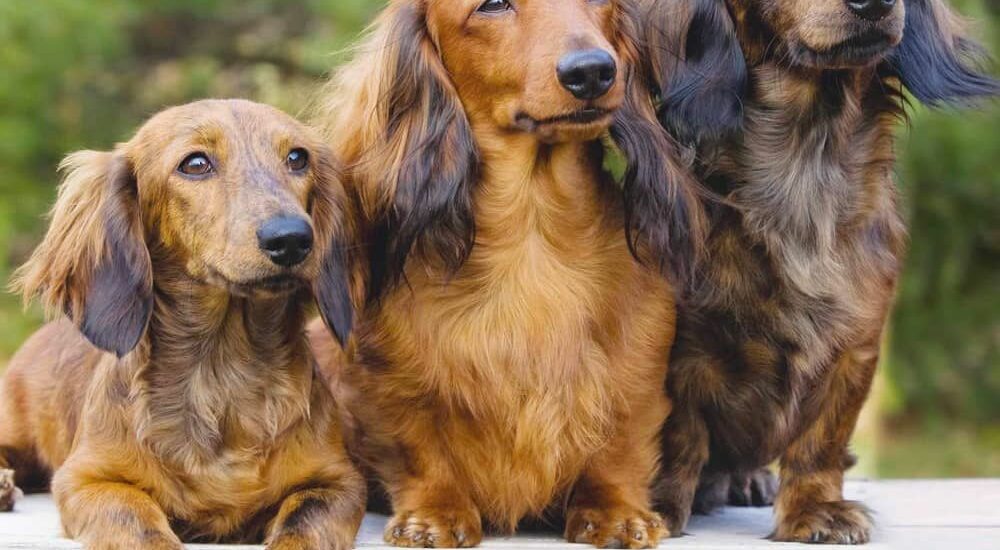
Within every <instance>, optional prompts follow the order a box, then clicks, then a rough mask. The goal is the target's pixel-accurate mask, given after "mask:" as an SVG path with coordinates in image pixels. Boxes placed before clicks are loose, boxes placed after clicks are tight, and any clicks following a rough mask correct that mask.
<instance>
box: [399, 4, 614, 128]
mask: <svg viewBox="0 0 1000 550" xmlns="http://www.w3.org/2000/svg"><path fill="white" fill-rule="evenodd" d="M423 9H424V14H423V19H424V21H423V22H422V24H423V25H424V26H425V28H426V32H427V34H428V36H430V37H432V41H433V42H434V44H435V45H436V47H437V49H438V50H439V53H440V56H441V65H442V67H443V68H444V69H445V70H446V71H447V73H448V76H449V78H450V80H451V82H452V83H453V85H454V87H455V90H456V92H457V94H458V96H459V97H460V98H461V100H462V104H463V105H464V106H465V109H466V112H467V114H468V116H469V118H470V119H472V121H473V124H486V125H490V126H494V127H496V128H500V129H503V130H508V131H520V132H527V133H531V134H533V135H535V136H537V137H538V138H539V139H540V140H542V141H546V142H561V141H579V140H589V139H594V138H596V137H598V136H599V135H600V134H601V133H602V132H604V131H605V130H607V128H608V126H609V125H610V124H611V121H612V117H613V115H614V113H615V112H616V111H617V110H618V109H619V108H620V107H621V106H622V103H623V101H624V97H625V85H626V83H625V81H626V80H627V78H628V77H627V71H628V68H627V67H626V66H624V63H625V62H626V61H625V60H623V56H626V55H628V53H627V52H626V51H624V50H625V46H624V45H623V43H622V42H623V37H622V29H621V27H622V26H623V22H622V17H623V15H622V13H621V10H622V8H621V6H620V5H619V3H618V2H616V1H613V0H602V1H593V0H589V1H587V0H454V1H451V0H449V1H440V0H439V1H428V2H426V4H425V5H424V8H423ZM413 15H416V14H413Z"/></svg>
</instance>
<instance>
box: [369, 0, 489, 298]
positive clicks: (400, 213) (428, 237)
mask: <svg viewBox="0 0 1000 550" xmlns="http://www.w3.org/2000/svg"><path fill="white" fill-rule="evenodd" d="M383 24H384V25H385V27H384V28H383V29H381V30H380V32H382V33H384V34H385V36H384V39H385V40H386V47H385V48H384V51H383V52H382V55H383V56H384V59H382V60H381V61H380V62H381V63H382V64H383V68H382V70H381V72H382V75H381V77H382V78H384V80H383V81H382V82H381V87H382V89H381V90H380V92H379V96H378V97H379V98H381V99H380V102H379V104H378V107H377V108H378V110H379V112H380V113H381V116H378V117H377V119H378V120H380V121H381V122H382V123H383V125H384V126H383V127H382V128H379V129H377V132H378V134H379V135H381V136H382V139H383V140H384V141H383V143H382V144H381V146H380V147H376V148H373V149H371V150H370V151H369V153H368V154H367V155H365V157H364V159H363V160H362V163H361V164H362V165H364V166H365V167H367V168H368V169H371V170H372V172H373V173H371V174H369V175H368V177H369V178H377V179H380V180H381V181H380V182H379V183H380V184H387V185H389V186H390V189H391V194H390V196H389V199H388V204H386V205H385V206H384V207H382V208H380V209H379V210H378V213H377V214H376V219H375V220H373V221H374V223H373V224H372V231H371V233H370V237H369V239H370V241H371V247H372V249H371V252H370V255H371V274H370V276H371V280H370V286H369V289H370V294H371V295H372V296H378V295H379V294H380V292H381V291H382V290H383V289H384V288H385V287H388V286H391V285H393V284H394V283H396V282H397V281H398V280H399V279H400V278H401V277H402V276H403V270H404V267H405V265H406V260H407V258H408V257H409V256H410V254H411V252H415V253H418V254H421V255H423V256H424V257H426V258H429V259H432V260H435V261H440V262H441V264H442V265H443V266H444V267H446V268H447V269H449V270H455V269H457V268H458V267H459V266H461V264H462V263H463V262H464V261H465V259H466V258H467V257H468V255H469V253H470V251H471V249H472V246H473V242H474V240H475V222H474V217H473V212H472V186H473V185H474V183H475V182H476V179H477V174H476V173H477V170H478V166H479V161H478V154H477V151H476V146H475V142H474V140H473V137H472V130H471V128H470V126H469V123H468V121H467V119H466V117H465V111H464V110H463V108H462V104H461V102H460V101H459V99H458V97H457V95H456V92H455V90H454V89H453V87H452V85H451V82H450V80H449V78H448V76H447V73H446V71H445V69H444V67H443V65H442V63H441V61H440V59H439V57H438V54H437V50H436V48H435V46H434V44H433V43H432V41H431V39H430V36H429V34H428V31H427V28H426V25H425V21H424V14H423V13H422V12H421V10H420V9H419V8H417V7H416V6H414V5H412V4H410V3H406V4H402V5H399V6H398V7H397V8H396V11H395V13H392V14H391V15H390V19H389V20H388V21H387V22H385V23H383ZM393 183H394V185H393Z"/></svg>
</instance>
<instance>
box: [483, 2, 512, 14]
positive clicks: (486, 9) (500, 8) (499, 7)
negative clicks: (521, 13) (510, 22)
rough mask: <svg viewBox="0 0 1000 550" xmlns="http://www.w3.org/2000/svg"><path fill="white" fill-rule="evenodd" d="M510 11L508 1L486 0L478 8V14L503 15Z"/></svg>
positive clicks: (510, 7)
mask: <svg viewBox="0 0 1000 550" xmlns="http://www.w3.org/2000/svg"><path fill="white" fill-rule="evenodd" d="M510 9H512V6H511V5H510V2H509V1H508V0H486V1H485V2H483V3H482V4H481V5H480V6H479V9H477V10H476V11H478V12H479V13H490V14H492V13H503V12H505V11H508V10H510Z"/></svg>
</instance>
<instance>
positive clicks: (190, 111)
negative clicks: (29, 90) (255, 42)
mask: <svg viewBox="0 0 1000 550" xmlns="http://www.w3.org/2000/svg"><path fill="white" fill-rule="evenodd" d="M296 147H300V148H305V149H306V150H307V151H309V152H310V153H311V157H312V160H311V164H310V167H309V168H308V169H307V171H303V172H294V171H292V170H291V169H290V168H289V166H288V165H286V163H285V155H287V154H288V152H289V150H291V149H292V148H296ZM195 151H200V152H203V153H205V154H207V155H208V156H209V157H210V158H211V159H212V162H213V164H214V165H215V170H214V171H213V172H212V173H211V174H210V175H209V176H207V177H204V178H189V177H186V176H183V175H181V174H180V173H178V172H177V167H178V165H179V164H180V163H181V160H182V159H185V158H186V157H187V156H188V155H190V154H191V153H193V152H195ZM327 151H328V149H327V148H326V147H325V146H324V145H323V144H322V143H321V142H319V141H318V140H317V139H316V138H315V137H313V136H312V134H311V133H310V132H309V131H308V130H307V129H306V128H304V127H303V126H302V125H300V124H298V123H297V122H295V121H294V120H292V119H291V118H290V117H288V116H287V115H285V114H283V113H281V112H279V111H277V110H275V109H272V108H269V107H266V106H262V105H258V104H253V103H250V102H245V101H205V102H198V103H193V104H189V105H185V106H182V107H176V108H173V109H169V110H167V111H164V112H163V113H160V114H158V115H157V116H155V117H154V118H152V119H151V120H150V121H149V122H148V123H147V124H145V125H144V126H143V127H142V129H140V130H139V132H138V133H137V134H136V136H135V137H134V138H133V139H132V140H130V141H129V142H127V143H124V144H121V145H119V146H118V147H117V148H116V149H115V150H114V151H113V152H107V153H105V152H95V151H85V152H81V153H76V154H74V155H71V156H70V157H69V158H68V159H67V160H66V161H65V162H64V164H63V167H64V169H65V170H66V172H67V176H66V179H65V181H64V182H63V184H62V186H61V187H60V192H59V199H58V201H57V203H56V206H55V208H54V209H53V214H52V223H51V226H50V228H49V231H48V234H47V235H46V237H45V240H44V241H43V242H42V244H41V245H40V246H39V247H38V249H37V250H36V251H35V254H34V255H33V256H32V258H31V259H30V260H29V262H28V263H27V264H26V265H25V266H24V267H23V268H22V269H21V270H20V271H19V272H18V277H19V278H18V285H19V286H20V287H21V289H22V290H23V291H24V293H25V296H26V297H27V298H30V297H35V296H37V297H40V298H41V299H42V301H44V302H45V303H46V304H47V305H48V306H50V307H51V308H53V309H54V310H56V311H58V312H66V313H67V314H68V318H62V319H59V320H56V321H53V322H51V323H49V324H48V325H46V326H45V327H43V328H42V329H41V330H39V331H38V332H37V333H36V334H35V335H33V336H32V337H31V339H29V340H28V342H27V343H25V344H24V346H23V347H22V348H21V350H20V351H19V352H18V353H17V355H16V356H15V357H14V359H13V360H12V361H11V363H10V366H9V369H8V370H7V373H6V376H5V377H4V380H3V385H2V392H0V468H13V469H14V470H15V471H16V475H17V480H18V483H19V484H22V485H25V487H26V488H31V489H39V488H44V483H45V482H46V481H47V479H48V476H49V474H50V473H51V472H53V471H54V472H55V475H54V477H53V479H52V491H53V493H54V494H55V499H56V503H57V505H58V507H59V510H60V514H61V518H62V524H63V527H64V530H65V532H66V535H67V536H69V537H72V538H75V539H77V540H79V541H81V542H83V543H84V544H85V545H86V546H87V547H88V548H140V547H141V548H177V549H180V548H183V545H182V544H181V540H186V541H220V540H225V541H250V542H260V541H266V542H267V544H268V547H269V548H275V549H277V548H281V549H306V548H320V547H322V548H349V547H351V545H352V542H353V539H354V535H355V533H356V532H357V529H358V526H359V524H360V520H361V517H362V515H363V502H364V486H363V480H362V478H361V476H360V475H359V474H358V473H357V471H356V470H355V468H354V466H353V465H352V464H351V462H350V461H349V460H348V458H347V456H346V453H345V449H344V446H343V439H342V435H341V431H340V426H339V424H338V423H337V416H336V415H335V414H334V411H335V405H334V402H333V399H332V397H331V395H330V393H329V390H328V388H327V387H326V385H325V384H323V383H321V382H319V381H317V379H316V371H315V370H314V362H313V360H312V356H311V354H310V351H309V349H308V347H307V345H306V340H305V335H304V329H305V320H306V316H307V313H308V310H309V308H310V304H311V303H312V301H313V298H312V296H313V295H314V294H315V295H317V296H318V302H319V306H320V311H321V313H322V314H323V316H324V318H326V319H328V320H329V321H330V324H331V328H332V329H333V330H334V331H335V332H336V333H337V335H338V337H340V338H344V337H346V335H347V334H348V332H349V331H350V318H351V316H350V315H351V314H350V312H351V300H350V299H349V297H348V295H347V288H348V277H349V274H348V271H347V265H346V264H345V260H344V258H345V251H344V250H343V246H344V245H346V244H348V243H350V242H352V241H353V237H352V236H353V235H354V231H353V228H352V225H351V224H352V222H351V217H350V212H351V211H350V210H349V209H348V208H347V207H348V203H347V200H346V197H345V196H344V193H343V190H342V188H341V187H340V184H339V180H338V174H337V170H336V167H335V165H334V163H333V159H332V157H331V156H330V155H329V154H328V153H327ZM310 214H311V217H312V220H313V222H312V225H313V227H314V233H315V235H316V239H315V242H316V243H317V244H316V251H315V252H314V253H312V254H310V256H309V257H308V258H307V259H306V260H305V261H304V262H303V263H301V264H299V265H297V266H295V267H291V268H282V267H279V266H277V265H275V264H273V263H272V262H270V261H269V260H268V259H267V258H266V257H265V255H264V254H263V252H262V251H261V250H260V249H259V248H258V243H257V237H256V231H257V228H258V227H259V226H260V224H262V223H263V222H264V221H266V220H268V219H270V218H271V217H273V216H276V215H282V216H288V215H294V216H300V217H302V218H304V219H307V220H308V219H309V218H310ZM310 286H311V287H312V291H310ZM109 352H111V353H109ZM39 482H41V483H39ZM39 485H41V487H39Z"/></svg>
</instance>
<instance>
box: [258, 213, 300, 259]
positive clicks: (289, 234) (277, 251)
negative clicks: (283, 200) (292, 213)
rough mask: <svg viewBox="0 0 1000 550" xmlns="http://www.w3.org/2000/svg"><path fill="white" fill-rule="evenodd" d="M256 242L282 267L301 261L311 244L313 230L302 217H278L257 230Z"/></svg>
mask: <svg viewBox="0 0 1000 550" xmlns="http://www.w3.org/2000/svg"><path fill="white" fill-rule="evenodd" d="M257 244H258V246H260V249H261V250H262V251H264V254H267V257H268V258H270V259H271V261H272V262H274V263H276V264H278V265H280V266H282V267H292V266H293V265H298V264H300V263H302V261H303V260H305V259H306V257H307V256H309V251H311V250H312V246H313V230H312V227H310V226H309V222H307V221H306V220H304V219H302V218H294V217H288V216H283V217H278V218H271V219H270V220H267V221H266V222H264V225H262V226H260V229H258V230H257Z"/></svg>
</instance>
